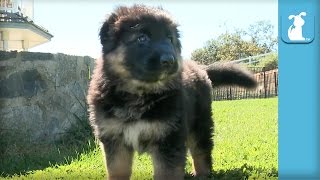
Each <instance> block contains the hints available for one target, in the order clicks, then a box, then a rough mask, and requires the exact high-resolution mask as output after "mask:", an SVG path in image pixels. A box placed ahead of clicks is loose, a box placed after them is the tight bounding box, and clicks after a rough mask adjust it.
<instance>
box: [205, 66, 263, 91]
mask: <svg viewBox="0 0 320 180" xmlns="http://www.w3.org/2000/svg"><path fill="white" fill-rule="evenodd" d="M205 70H206V71H207V73H208V76H209V78H210V80H211V81H212V86H213V87H218V86H229V85H238V86H241V87H245V88H255V87H256V86H257V81H256V79H255V78H254V76H253V74H252V73H251V72H250V71H248V70H246V69H244V68H242V67H241V66H240V65H237V64H234V63H214V64H212V65H209V66H206V67H205Z"/></svg>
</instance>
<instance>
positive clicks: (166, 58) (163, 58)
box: [160, 54, 175, 66]
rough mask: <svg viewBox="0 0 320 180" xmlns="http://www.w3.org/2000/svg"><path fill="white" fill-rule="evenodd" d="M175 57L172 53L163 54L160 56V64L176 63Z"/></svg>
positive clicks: (169, 64)
mask: <svg viewBox="0 0 320 180" xmlns="http://www.w3.org/2000/svg"><path fill="white" fill-rule="evenodd" d="M174 61H175V58H174V57H173V56H172V55H171V54H163V55H161V57H160V64H161V65H162V66H171V65H172V64H174Z"/></svg>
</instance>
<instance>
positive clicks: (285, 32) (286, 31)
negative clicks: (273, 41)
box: [280, 10, 316, 44]
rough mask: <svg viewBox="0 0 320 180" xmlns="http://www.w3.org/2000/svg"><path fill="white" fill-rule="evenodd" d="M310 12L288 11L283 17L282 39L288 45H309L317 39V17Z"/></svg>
mask: <svg viewBox="0 0 320 180" xmlns="http://www.w3.org/2000/svg"><path fill="white" fill-rule="evenodd" d="M313 14H314V13H313V12H312V11H309V10H298V11H297V10H293V11H290V10H287V11H286V12H285V13H284V14H283V15H281V22H280V24H281V29H280V34H281V39H282V40H283V41H284V42H285V43H288V44H308V43H311V42H312V41H313V40H314V37H315V22H316V19H315V16H314V15H313Z"/></svg>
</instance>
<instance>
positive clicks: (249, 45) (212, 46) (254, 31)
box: [191, 21, 277, 64]
mask: <svg viewBox="0 0 320 180" xmlns="http://www.w3.org/2000/svg"><path fill="white" fill-rule="evenodd" d="M263 34H265V35H266V36H264V35H263ZM272 34H273V26H272V25H271V24H270V22H267V21H259V22H257V23H254V24H252V25H250V26H249V29H248V30H247V31H244V30H236V31H235V32H233V33H229V32H225V33H224V34H221V35H220V36H218V37H217V38H216V39H211V40H209V41H207V43H206V45H205V46H204V47H203V48H200V49H196V50H195V51H193V52H192V54H191V59H192V60H195V61H198V62H199V63H201V64H211V63H213V62H216V61H232V60H237V59H241V58H246V57H249V56H255V55H258V54H263V53H267V52H271V51H272V50H273V47H274V46H275V44H276V42H277V41H276V40H275V38H273V37H272ZM245 36H249V40H245V38H246V37H245ZM247 39H248V38H247Z"/></svg>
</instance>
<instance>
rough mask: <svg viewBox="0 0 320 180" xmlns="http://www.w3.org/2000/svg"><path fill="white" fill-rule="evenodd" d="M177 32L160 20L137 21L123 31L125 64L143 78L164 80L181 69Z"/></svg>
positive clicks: (133, 74) (121, 41)
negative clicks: (137, 22)
mask: <svg viewBox="0 0 320 180" xmlns="http://www.w3.org/2000/svg"><path fill="white" fill-rule="evenodd" d="M175 38H176V36H175V35H174V33H173V32H172V30H170V29H169V28H166V26H165V25H162V26H161V25H159V23H145V24H135V25H134V26H131V27H130V29H128V30H126V31H124V32H123V34H122V36H121V38H120V44H119V45H120V46H121V47H122V48H124V51H125V53H124V54H125V56H126V57H124V65H125V67H126V68H127V70H128V71H129V72H130V73H131V75H132V76H133V77H134V78H136V79H138V80H141V81H147V82H149V81H151V82H152V81H161V80H164V79H166V78H168V76H171V75H173V74H175V73H176V72H177V71H178V69H179V64H180V62H179V61H180V60H181V58H180V54H179V50H178V49H177V48H176V44H175V42H176V39H175Z"/></svg>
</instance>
